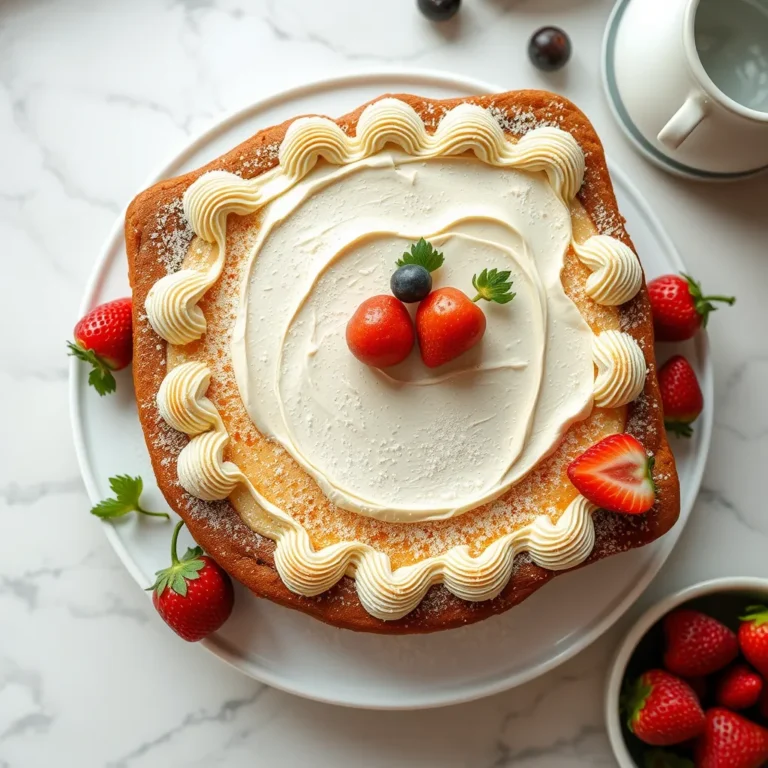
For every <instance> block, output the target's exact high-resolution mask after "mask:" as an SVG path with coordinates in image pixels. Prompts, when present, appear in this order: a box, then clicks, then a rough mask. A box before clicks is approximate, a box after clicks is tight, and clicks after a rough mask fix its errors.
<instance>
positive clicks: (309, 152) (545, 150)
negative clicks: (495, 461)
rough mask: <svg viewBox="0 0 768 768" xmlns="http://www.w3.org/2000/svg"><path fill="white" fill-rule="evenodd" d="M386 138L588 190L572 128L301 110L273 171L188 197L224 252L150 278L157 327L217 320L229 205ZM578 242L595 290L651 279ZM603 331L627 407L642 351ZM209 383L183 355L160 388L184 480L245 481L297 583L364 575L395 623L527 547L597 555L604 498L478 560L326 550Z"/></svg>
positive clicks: (607, 248) (493, 578)
mask: <svg viewBox="0 0 768 768" xmlns="http://www.w3.org/2000/svg"><path fill="white" fill-rule="evenodd" d="M388 143H394V144H397V145H398V146H400V147H401V148H402V149H404V150H405V151H406V152H408V153H409V154H412V155H414V156H418V157H424V158H431V157H438V156H450V155H457V154H462V153H464V152H467V151H472V152H474V154H475V155H476V156H477V157H478V159H480V160H481V161H482V162H485V163H489V164H491V165H496V166H499V167H515V168H519V169H521V170H526V171H531V172H544V173H545V174H546V175H547V177H548V179H549V182H550V184H551V185H552V187H553V189H554V190H555V192H556V193H557V194H558V196H559V197H560V198H561V199H562V200H563V202H564V203H565V204H566V205H567V204H568V202H569V201H570V200H572V199H573V198H574V197H575V196H576V194H577V192H578V191H579V189H580V187H581V184H582V181H583V176H584V156H583V153H582V151H581V148H580V147H579V145H578V144H577V142H576V141H575V139H574V138H573V137H572V136H571V135H570V134H568V133H566V132H565V131H562V130H560V129H557V128H537V129H535V130H533V131H531V132H529V133H528V134H526V135H525V136H523V137H522V138H521V139H520V140H519V141H517V142H511V141H508V140H507V138H506V137H505V135H504V132H503V131H502V129H501V128H500V126H499V125H498V123H497V122H496V120H495V119H494V118H493V117H492V116H491V115H490V113H489V112H488V111H487V110H484V109H482V108H480V107H478V106H475V105H471V104H461V105H459V106H457V107H455V108H454V109H453V110H451V111H450V112H448V113H447V114H446V115H445V116H444V118H443V119H442V121H441V122H440V124H439V126H438V128H437V130H436V131H435V133H434V134H431V135H430V134H428V133H427V131H426V128H425V126H424V123H423V122H422V120H421V118H420V117H419V116H418V114H417V113H416V112H415V110H413V108H412V107H410V106H409V105H408V104H405V103H404V102H402V101H399V100H397V99H391V98H386V99H382V100H380V101H378V102H375V103H374V104H371V105H369V106H368V107H367V108H366V109H365V110H364V112H363V113H362V115H361V116H360V119H359V121H358V125H357V132H356V135H355V136H347V135H346V134H345V133H344V132H343V131H342V130H341V128H340V127H339V126H338V125H337V124H336V123H334V122H333V121H331V120H328V119H326V118H319V117H309V118H300V119H298V120H296V121H294V122H293V123H292V124H291V126H290V127H289V129H288V131H287V133H286V136H285V139H284V140H283V143H282V145H281V148H280V164H279V166H277V167H276V168H274V169H273V170H271V171H269V172H267V173H265V174H262V175H261V176H258V177H256V178H254V179H250V180H244V179H242V178H240V177H239V176H236V175H234V174H230V173H226V172H223V171H214V172H210V173H207V174H204V175H203V176H201V177H200V178H199V179H198V180H197V181H195V182H194V184H192V185H191V186H190V188H189V189H188V190H187V192H186V193H185V196H184V210H185V214H186V216H187V218H188V219H189V221H190V225H191V227H192V229H193V231H194V232H195V233H196V234H197V235H199V236H200V237H201V238H202V239H204V240H206V241H208V242H211V243H214V244H215V245H216V246H217V253H216V258H215V261H214V262H213V264H211V265H209V266H206V267H205V268H203V269H201V270H199V271H198V270H193V269H182V270H180V271H179V272H176V273H174V274H171V275H167V276H166V277H163V278H162V279H161V280H159V281H158V282H157V283H156V284H155V285H154V286H153V287H152V289H151V290H150V292H149V294H148V296H147V300H146V305H145V306H146V310H147V315H148V318H149V321H150V324H151V325H152V327H153V328H154V330H155V331H156V332H157V333H158V335H159V336H160V337H161V338H163V339H164V340H165V341H167V342H168V343H170V344H176V345H184V344H187V343H190V342H191V341H194V340H195V339H198V338H200V336H202V334H203V333H204V332H205V327H206V326H205V317H204V315H203V313H202V311H201V310H200V307H199V306H198V302H199V301H200V299H201V298H202V296H203V295H204V294H205V292H206V291H207V290H208V289H209V288H210V287H211V286H212V285H213V284H214V283H215V282H216V280H217V279H218V277H219V275H220V274H221V270H222V268H223V266H224V263H225V260H226V249H225V245H226V220H227V216H228V215H229V214H230V213H236V214H239V215H247V214H249V213H253V212H254V211H256V210H258V209H259V208H261V207H262V206H263V205H265V204H266V203H268V202H270V201H271V200H274V199H275V198H276V197H278V196H279V195H281V194H283V193H284V192H285V191H286V190H288V189H290V188H291V187H292V186H293V185H295V184H296V183H297V182H298V181H299V180H301V179H302V178H303V177H304V176H306V175H307V174H308V173H309V172H310V171H311V169H312V168H313V167H314V166H315V164H316V163H317V161H318V159H319V158H320V157H322V158H323V159H325V160H326V161H327V162H329V163H332V164H336V165H341V164H345V163H351V162H354V161H356V160H359V159H362V158H364V157H368V156H370V155H372V154H374V153H376V152H378V151H380V150H381V149H382V148H383V147H384V146H385V145H386V144H388ZM573 246H574V249H575V251H576V253H577V255H578V256H579V258H580V259H581V260H582V261H583V262H584V263H585V264H586V265H587V266H589V267H590V269H591V270H592V272H593V274H592V276H591V278H590V281H591V282H590V281H588V283H587V287H586V292H587V294H588V295H590V296H591V297H592V298H593V299H594V300H595V301H597V302H598V303H602V304H606V305H617V304H620V303H623V302H624V301H628V300H629V299H630V298H632V296H634V295H635V294H636V293H637V291H638V290H639V289H640V285H641V283H642V272H641V271H640V267H639V263H638V261H637V257H636V256H635V254H634V253H632V251H631V250H630V249H628V248H627V247H626V246H625V245H624V244H623V243H621V241H619V240H616V239H615V238H610V237H606V236H602V235H596V236H593V237H591V238H589V239H588V240H587V241H586V242H585V243H583V244H580V245H577V244H576V243H573ZM612 333H615V334H618V335H619V336H627V338H629V339H630V340H631V341H632V342H633V343H634V339H631V337H629V336H628V335H627V334H623V333H621V332H612ZM602 336H603V334H601V335H600V336H597V337H596V343H595V349H596V364H598V365H599V366H601V367H600V371H601V372H602V380H601V385H600V388H599V390H598V391H596V397H597V398H598V400H599V398H600V396H601V393H607V392H610V399H611V402H612V403H613V404H614V406H615V405H623V404H624V402H621V399H622V397H627V396H629V395H630V394H631V395H634V397H636V396H637V394H636V391H637V382H638V376H639V373H638V371H637V370H634V368H637V365H636V363H637V360H638V356H637V354H636V353H635V351H634V349H630V348H629V347H627V344H623V345H622V344H618V345H617V344H612V343H600V340H601V337H602ZM603 341H604V342H605V341H608V339H604V340H603ZM635 346H636V343H635ZM614 349H618V350H619V352H618V354H619V357H617V359H616V360H613V359H612V358H611V357H610V356H611V354H612V350H614ZM638 351H639V350H638ZM606 355H607V356H608V358H606ZM598 356H599V357H598ZM640 357H642V355H640ZM633 365H634V368H633V367H632V366H633ZM628 366H629V367H628ZM644 377H645V367H644V361H643V371H642V378H643V380H644ZM598 378H599V377H598ZM209 382H210V371H209V370H208V368H207V367H206V366H205V365H204V364H202V363H184V364H182V365H179V366H177V367H176V368H174V369H173V370H172V371H171V372H170V373H169V374H168V375H167V377H166V378H165V380H164V381H163V383H162V385H161V387H160V390H159V392H158V407H159V410H160V414H161V416H162V417H163V419H164V420H165V421H166V422H167V423H168V424H169V425H170V426H171V427H173V428H174V429H177V430H179V431H181V432H184V433H186V434H187V435H189V436H190V438H191V440H190V442H189V444H188V445H187V446H186V447H185V448H184V450H183V451H182V452H181V454H180V456H179V460H178V472H179V481H180V483H181V485H182V487H184V488H185V490H187V491H188V492H189V493H191V494H192V495H193V496H196V497H198V498H201V499H206V500H214V499H223V498H227V497H228V496H229V495H230V494H231V493H232V492H233V490H234V489H235V487H236V486H237V485H238V484H241V483H243V484H245V485H247V486H248V488H249V491H250V493H251V494H252V495H253V497H254V499H255V500H256V502H257V503H258V504H259V505H260V506H261V507H262V508H263V509H264V510H265V512H266V513H267V514H268V515H269V516H270V518H271V520H272V522H273V523H274V524H275V528H276V529H277V530H278V536H277V547H276V550H275V566H276V568H277V570H278V573H279V574H280V577H281V578H282V580H283V581H284V582H285V584H286V585H287V586H288V588H289V589H291V590H292V591H294V592H297V593H299V594H302V595H306V596H313V595H318V594H320V593H322V592H324V591H326V590H327V589H329V588H330V587H331V586H333V585H334V584H335V583H336V582H337V581H339V579H341V578H342V577H343V576H344V575H350V576H354V577H355V580H356V586H357V592H358V595H359V597H360V601H361V603H362V605H363V606H364V607H365V609H366V610H367V611H368V612H369V613H370V614H371V615H373V616H375V617H377V618H379V619H383V620H393V619H398V618H401V617H403V616H405V615H406V614H408V613H409V612H410V611H412V610H413V609H414V608H415V607H416V606H417V605H418V604H419V602H420V601H421V600H422V599H423V597H424V595H425V594H426V592H427V590H428V589H429V588H430V587H431V586H432V585H433V584H436V583H439V582H443V583H444V584H445V586H446V588H447V589H448V590H449V591H451V592H452V593H453V594H455V595H456V596H457V597H460V598H461V599H464V600H470V601H479V600H489V599H492V598H493V597H496V596H497V595H498V594H499V593H500V592H501V590H502V589H503V588H504V586H505V585H506V583H507V582H508V581H509V578H510V576H511V573H512V565H513V561H514V558H515V556H516V555H517V554H518V553H519V552H523V551H527V552H529V553H530V555H531V558H532V560H533V561H534V562H535V563H537V564H538V565H540V566H542V567H544V568H548V569H550V570H563V569H567V568H572V567H574V566H576V565H579V564H580V563H582V562H584V560H586V559H587V558H588V557H589V554H590V552H591V551H592V547H593V545H594V539H595V532H594V526H593V524H592V512H593V511H594V506H593V505H592V504H590V503H589V502H588V501H587V500H586V499H584V498H583V497H581V496H578V497H576V499H574V501H573V502H572V503H571V504H570V505H569V506H568V508H567V509H566V510H565V512H564V513H563V514H562V515H561V517H560V518H559V519H558V521H557V523H552V522H551V520H550V518H549V516H548V515H540V516H539V517H537V518H536V519H535V520H534V522H533V523H531V524H530V525H528V526H526V527H524V528H522V529H520V530H518V531H515V532H514V533H511V534H507V535H505V536H503V537H501V538H500V539H498V540H497V541H495V542H493V544H491V545H490V546H489V547H487V548H486V549H485V550H484V551H483V552H482V553H481V554H480V555H479V556H477V557H473V556H471V555H470V553H469V549H468V548H467V547H466V546H460V547H455V548H453V549H451V550H449V551H448V552H446V553H444V554H443V555H439V556H437V557H432V558H429V559H427V560H423V561H419V562H418V563H416V564H414V565H411V566H406V567H403V568H398V569H396V570H394V571H393V570H392V568H391V564H390V561H389V558H388V557H387V556H386V555H385V554H383V553H382V552H378V551H376V550H374V549H373V548H371V547H370V546H368V545H366V544H362V543H360V542H340V543H338V544H335V545H332V546H330V547H326V548H324V549H321V550H318V551H315V550H314V548H313V546H312V543H311V540H310V538H309V535H308V533H307V532H306V530H305V529H304V528H303V527H301V526H300V525H299V524H298V523H297V522H296V521H295V520H293V518H291V517H290V516H289V515H287V514H286V513H285V512H283V511H282V510H280V509H278V508H277V507H275V506H274V505H273V504H272V503H271V502H269V501H268V500H267V499H265V498H264V497H263V496H261V494H259V493H258V491H257V490H256V489H255V488H254V487H253V485H252V484H251V483H250V481H249V480H248V479H247V477H245V475H244V474H243V473H242V472H241V471H240V470H239V469H238V468H237V467H236V466H235V465H234V464H233V463H232V462H226V461H224V460H223V452H224V448H225V446H226V444H227V442H228V441H229V435H228V434H227V432H226V429H225V427H224V425H223V422H222V420H221V417H220V415H219V414H218V411H217V410H216V408H215V406H214V405H213V403H212V402H211V401H210V400H209V399H208V398H207V397H206V396H205V392H206V390H207V388H208V384H209ZM596 385H597V382H596ZM605 396H606V397H607V395H605ZM626 402H629V400H627V401H626Z"/></svg>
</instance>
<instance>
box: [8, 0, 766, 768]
mask: <svg viewBox="0 0 768 768" xmlns="http://www.w3.org/2000/svg"><path fill="white" fill-rule="evenodd" d="M610 6H611V3H610V2H609V1H608V0H464V8H463V9H462V12H461V14H460V17H459V18H458V19H457V20H456V21H455V22H451V23H449V24H448V25H447V26H444V27H440V28H436V27H433V26H431V25H430V24H429V23H427V22H426V21H425V20H424V19H423V18H422V17H421V16H420V15H419V14H418V12H417V11H416V9H415V1H414V0H387V1H386V2H384V1H383V0H379V2H375V1H374V0H272V1H271V2H270V0H164V1H163V2H159V1H158V2H155V0H133V1H132V2H130V3H129V2H117V0H113V1H111V2H110V1H109V0H107V1H105V0H5V2H3V3H2V6H0V135H1V136H2V142H1V143H0V168H2V173H0V240H1V241H2V243H3V256H2V263H3V287H4V298H5V303H4V304H3V311H2V316H3V319H4V323H3V325H4V327H5V328H6V341H5V344H4V348H5V353H4V354H3V356H2V360H0V382H2V394H3V401H4V402H5V403H6V416H5V427H4V436H3V440H2V443H1V444H0V447H1V450H2V462H0V768H30V767H33V768H34V767H36V766H42V765H48V764H50V763H51V762H52V761H56V764H57V765H62V766H67V767H68V766H77V768H89V767H90V766H112V767H113V768H152V767H154V766H169V765H170V766H211V765H222V766H224V765H226V766H252V765H269V764H274V765H281V766H298V765H306V764H311V765H317V766H326V765H327V766H331V765H333V766H347V765H349V766H357V765H366V766H381V767H382V768H384V767H387V766H398V767H399V768H403V767H407V766H431V765H435V766H443V767H445V768H458V767H459V766H467V767H469V768H476V767H482V766H488V767H489V768H490V767H491V766H506V765H515V766H520V767H521V768H546V767H548V766H551V767H552V768H570V767H573V766H598V765H613V764H614V761H613V758H612V757H611V753H610V748H609V745H608V742H607V739H606V736H605V732H604V728H603V722H602V711H601V707H602V693H603V680H604V676H605V672H606V666H607V662H608V659H609V658H610V654H611V653H612V651H613V648H614V647H615V645H616V643H617V641H618V639H619V637H620V635H621V633H622V631H624V630H625V629H626V627H627V625H628V623H629V622H630V621H631V618H632V616H636V615H637V613H638V612H639V611H640V610H641V608H642V606H643V605H644V604H647V603H649V602H650V601H651V600H653V598H654V596H658V595H661V594H664V593H667V592H669V591H672V590H674V589H676V588H679V587H681V586H684V585H687V584H691V583H693V582H695V581H698V580H701V579H703V578H706V577H714V576H718V575H737V574H743V575H763V576H767V575H768V558H766V555H765V553H766V551H768V549H767V548H768V516H766V514H765V503H764V488H763V485H762V479H763V477H764V475H765V469H764V467H765V464H766V461H768V407H766V403H765V394H764V389H765V382H766V380H767V379H766V377H767V376H768V335H766V334H765V332H764V330H763V328H764V324H765V321H766V317H767V314H766V299H765V286H768V248H767V247H766V242H768V220H766V216H765V201H766V200H767V199H768V179H766V178H762V179H754V180H751V181H747V182H743V183H739V184H736V185H731V186H728V185H725V186H719V185H714V186H705V185H700V184H694V183H688V182H684V181H680V180H677V179H674V178H672V177H668V176H666V175H664V174H662V173H661V172H660V171H657V170H656V169H654V168H652V167H650V166H649V165H647V164H646V163H645V162H644V161H643V160H641V159H640V158H639V157H638V156H637V155H636V154H634V152H633V151H632V150H631V149H630V147H629V146H628V145H627V144H626V142H625V140H624V139H623V138H622V137H621V135H620V133H619V130H618V128H617V127H616V126H615V125H614V123H613V121H612V119H611V117H610V115H609V112H608V109H607V106H606V104H605V103H604V101H603V97H602V93H601V89H600V85H599V79H598V67H599V46H600V39H601V35H602V29H603V26H604V24H605V20H606V18H607V16H608V13H609V11H610ZM545 22H550V23H556V24H559V25H561V26H563V27H564V28H566V29H567V30H568V31H569V33H570V34H571V36H572V39H573V42H574V46H575V53H574V58H573V60H572V61H571V63H570V64H569V66H568V67H567V68H566V70H565V71H563V72H561V73H559V74H557V75H554V76H546V75H543V74H541V73H538V72H536V71H534V70H532V69H531V68H530V67H529V66H528V65H527V62H526V59H525V42H526V40H527V37H528V35H529V34H530V33H531V31H532V30H533V29H534V28H536V27H537V26H538V25H540V24H541V23H545ZM381 67H398V68H401V69H402V68H406V67H427V68H432V69H441V70H448V71H451V72H455V73H457V74H461V75H466V76H471V77H476V78H480V79H485V80H488V81H491V82H496V83H499V84H501V85H502V86H508V87H510V88H513V87H523V86H532V87H544V88H550V89H553V90H559V91H561V92H563V93H564V94H565V95H567V96H569V97H571V98H572V99H574V100H575V101H577V103H579V105H580V106H581V107H582V108H583V109H584V110H585V111H586V112H587V114H588V115H589V117H590V118H591V119H592V121H593V122H594V124H595V126H596V128H597V130H598V132H599V133H600V134H601V136H602V137H603V140H604V143H605V145H606V148H607V151H608V152H609V154H610V155H611V156H612V157H613V158H614V159H615V161H617V162H618V163H620V164H621V165H622V166H623V168H624V169H625V170H626V171H628V173H629V174H630V175H631V177H632V178H633V180H634V181H635V183H636V184H637V186H638V187H639V188H640V189H641V191H642V192H643V193H644V194H645V195H646V196H647V197H648V199H649V200H650V201H651V202H652V204H653V207H654V208H655V210H656V212H657V214H658V216H659V217H660V218H661V220H662V222H663V224H664V225H665V226H666V228H667V229H668V231H669V233H670V235H671V236H672V238H673V240H674V241H675V243H676V244H677V246H678V248H679V249H680V251H681V254H682V256H683V258H684V260H685V261H686V263H687V264H688V265H689V267H690V270H691V271H692V272H693V273H694V274H696V275H697V276H698V277H699V278H700V279H701V280H702V281H703V282H704V283H705V285H706V287H708V288H711V289H718V291H720V292H727V293H735V294H736V295H737V296H738V298H739V301H738V304H737V305H736V307H735V308H734V309H732V310H729V311H727V312H725V311H724V312H722V313H718V314H717V315H716V316H715V317H714V318H713V322H712V323H711V340H712V348H713V350H714V357H715V368H716V377H715V381H716V387H715V388H716V394H715V400H716V402H715V404H714V405H715V409H716V416H715V431H714V439H713V446H712V452H711V456H710V460H709V463H708V467H707V471H706V475H705V479H704V487H703V489H702V492H701V494H700V496H699V500H698V502H697V504H696V507H695V509H694V511H693V514H692V517H691V521H690V523H689V524H688V526H687V529H686V530H685V532H684V533H683V536H682V538H681V540H680V543H679V545H678V547H677V549H676V550H675V553H674V554H673V556H672V557H671V558H670V561H669V562H668V564H667V565H666V566H665V568H664V570H663V571H662V573H661V574H660V575H659V576H658V577H657V579H656V580H655V581H654V583H653V585H652V586H651V588H650V590H649V591H648V592H647V593H646V594H645V595H644V597H643V598H642V599H641V601H640V603H639V604H638V605H637V606H635V608H634V609H633V610H632V611H631V612H630V614H629V615H628V616H626V617H625V618H624V619H623V620H622V621H621V622H620V623H619V625H618V626H617V627H615V628H614V629H613V630H612V631H610V632H609V633H607V635H606V636H604V637H603V638H602V639H601V640H600V641H598V642H597V643H595V644H594V645H593V646H592V647H591V648H589V649H588V650H586V651H584V652H583V653H581V654H580V655H579V656H577V657H576V658H574V659H572V660H571V661H569V662H568V663H566V664H565V665H563V666H562V667H560V668H558V669H556V670H554V671H553V672H551V673H549V674H547V675H546V676H544V677H542V678H540V679H538V680H536V681H534V682H532V683H529V684H527V685H525V686H523V687H521V688H518V689H516V690H513V691H510V692H508V693H505V694H501V695H498V696H494V697H492V698H489V699H486V700H484V701H479V702H475V703H472V704H466V705H461V706H457V707H451V708H447V709H443V710H434V711H425V712H408V713H376V712H366V711H355V710H347V709H342V708H337V707H332V706H327V705H321V704H316V703H312V702H309V701H303V700H300V699H298V698H295V697H293V696H290V695H287V694H284V693H280V692H278V691H276V690H273V689H270V688H267V687H265V686H263V685H260V684H258V683H255V682H254V681H252V680H250V679H247V678H245V677H243V676H241V675H239V674H238V673H237V672H235V671H233V670H231V669H230V668H228V667H227V666H225V665H224V664H222V663H221V662H219V661H218V660H217V659H215V658H213V657H212V656H210V655H209V654H207V653H205V652H204V651H202V650H200V649H199V648H197V647H195V646H190V645H187V644H184V643H181V642H179V641H178V640H177V639H176V638H175V637H174V636H173V635H172V634H171V633H170V632H168V631H167V629H166V628H165V626H164V625H163V624H162V623H161V621H160V620H159V619H158V618H157V616H156V615H155V613H154V611H153V609H152V606H151V605H150V603H149V601H148V600H147V599H146V596H145V595H144V594H143V593H142V591H141V590H140V589H138V588H137V586H136V584H135V583H134V582H133V581H132V579H131V577H130V576H129V574H128V573H127V572H126V571H125V569H124V568H123V566H122V565H121V564H120V562H119V560H118V559H117V556H116V555H115V554H114V553H113V551H112V550H111V548H110V547H109V545H108V543H107V541H106V539H105V537H104V534H103V532H102V530H101V528H100V526H99V524H98V523H97V522H96V521H95V520H94V519H93V518H91V517H90V516H89V515H88V513H87V510H88V507H89V502H88V499H87V497H86V494H85V491H84V488H83V485H82V482H81V480H80V476H79V473H78V468H77V464H76V461H75V455H74V451H73V448H72V441H71V436H70V425H69V413H68V398H67V360H66V357H65V355H64V344H63V342H64V339H65V338H66V337H67V336H68V335H69V333H70V329H71V327H72V325H73V324H74V321H75V320H76V315H77V310H78V305H79V302H80V297H81V294H82V292H83V288H84V285H85V281H86V278H87V276H88V274H89V272H90V270H91V267H92V265H93V262H94V259H95V257H96V254H97V253H98V251H99V248H100V246H101V244H102V242H103V240H104V239H105V237H106V236H107V233H108V231H109V229H110V228H111V226H112V225H113V223H114V221H115V219H116V218H117V217H118V216H119V215H120V212H121V210H122V209H123V207H124V206H125V205H126V203H127V202H128V201H129V200H130V198H131V197H132V196H133V195H134V193H135V192H137V191H138V189H139V188H140V187H141V185H142V184H143V182H144V180H145V178H146V177H147V176H148V174H149V172H150V171H151V170H152V169H154V168H155V167H157V166H158V165H159V164H160V162H161V161H162V160H163V159H165V158H166V157H168V156H169V155H170V154H171V153H173V152H174V151H176V150H177V149H178V147H179V146H180V145H181V144H183V143H184V142H185V141H186V139H187V137H188V136H190V135H191V134H193V133H196V132H198V131H199V130H201V129H202V128H204V127H205V126H207V125H209V124H210V123H211V121H212V120H214V119H216V118H217V117H219V116H220V115H222V114H223V113H225V112H228V111H231V110H233V109H235V108H236V107H239V106H242V105H245V104H247V103H248V102H250V101H252V100H254V99H256V98H258V97H261V96H264V95H266V94H268V93H270V92H274V91H277V90H280V89H281V88H284V87H288V86H293V85H297V84H301V83H302V82H305V81H307V80H310V79H312V80H314V79H317V78H319V77H321V76H324V75H333V74H344V73H353V72H357V71H359V70H360V69H366V70H370V69H375V68H381Z"/></svg>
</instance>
